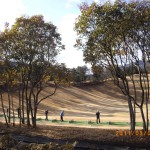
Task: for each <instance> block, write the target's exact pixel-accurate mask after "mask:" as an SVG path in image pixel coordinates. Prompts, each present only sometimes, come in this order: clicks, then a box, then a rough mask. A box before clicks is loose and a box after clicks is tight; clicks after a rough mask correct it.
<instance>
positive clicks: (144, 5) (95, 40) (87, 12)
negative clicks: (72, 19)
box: [75, 0, 150, 130]
mask: <svg viewBox="0 0 150 150" xmlns="http://www.w3.org/2000/svg"><path fill="white" fill-rule="evenodd" d="M80 10H81V15H80V16H78V18H77V20H76V23H75V31H76V32H77V34H78V39H77V42H76V44H75V46H76V47H78V48H82V50H83V55H84V60H85V61H86V62H90V63H91V64H92V65H94V66H99V69H100V68H103V67H104V68H106V69H108V70H109V71H110V72H111V74H112V77H113V79H114V83H115V84H116V85H117V86H118V87H119V88H120V90H121V91H122V93H123V94H124V95H126V96H127V97H128V103H129V111H130V121H131V128H132V130H134V126H135V123H134V121H135V115H136V114H135V109H133V105H137V107H139V108H140V109H141V115H142V120H143V124H144V125H143V126H144V130H147V129H146V126H147V128H148V107H147V108H146V112H147V113H146V116H147V117H146V119H147V120H146V121H145V117H144V115H143V113H142V109H143V105H144V102H145V103H146V105H148V103H147V101H148V99H149V76H148V74H147V73H148V70H147V68H148V64H147V62H148V61H149V59H150V55H149V49H150V45H149V43H150V2H149V1H148V0H146V1H136V2H133V1H131V2H128V3H127V2H125V1H122V0H117V1H115V3H114V4H111V3H109V2H106V3H105V4H103V5H99V4H96V3H93V4H91V5H90V6H89V5H88V4H85V3H84V4H82V5H81V7H80ZM139 62H142V63H139ZM135 73H138V74H139V79H138V80H139V82H140V84H139V85H137V84H136V81H137V79H136V78H135V77H134V76H133V75H134V74H135ZM145 76H146V78H145ZM129 81H132V85H131V86H129ZM137 89H138V90H137ZM131 91H133V92H131ZM139 91H140V92H139ZM137 99H140V100H141V101H140V103H137ZM145 122H147V125H146V123H145ZM133 124H134V125H133Z"/></svg>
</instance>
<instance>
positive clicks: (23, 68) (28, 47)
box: [1, 16, 64, 127]
mask: <svg viewBox="0 0 150 150" xmlns="http://www.w3.org/2000/svg"><path fill="white" fill-rule="evenodd" d="M4 35H5V36H8V37H9V38H4ZM9 35H11V36H9ZM1 37H2V38H1V51H2V54H3V53H4V54H5V55H7V56H8V57H9V60H10V61H13V62H16V63H17V70H18V72H19V77H18V82H19V83H21V91H20V96H19V97H20V102H19V107H20V108H21V114H20V115H21V117H20V118H21V119H22V122H23V123H24V115H25V112H26V115H27V124H28V126H30V124H31V123H30V117H31V120H32V125H33V127H36V115H37V109H38V105H39V104H40V103H41V101H43V100H44V99H46V98H48V97H49V96H52V95H53V94H54V93H55V92H56V89H57V84H56V82H55V80H54V81H53V82H50V78H51V76H52V74H53V72H52V69H51V68H52V64H53V63H54V62H55V57H56V56H57V54H58V53H59V51H60V50H62V49H64V45H62V44H61V38H60V34H59V33H58V32H57V28H56V26H54V25H53V24H52V23H47V22H45V21H44V19H43V16H32V17H26V16H22V17H20V18H17V19H16V22H15V23H14V25H13V26H12V28H10V29H9V28H8V29H7V31H4V32H3V33H1ZM2 40H5V41H8V42H9V49H8V48H7V47H4V46H3V44H2V43H3V41H2ZM7 50H9V53H5V51H7ZM5 58H6V57H4V56H3V55H2V59H3V60H5ZM45 88H50V89H51V90H52V91H50V90H49V94H48V95H47V96H45V97H41V96H40V93H41V92H42V91H43V90H44V89H45ZM25 108H26V111H25Z"/></svg>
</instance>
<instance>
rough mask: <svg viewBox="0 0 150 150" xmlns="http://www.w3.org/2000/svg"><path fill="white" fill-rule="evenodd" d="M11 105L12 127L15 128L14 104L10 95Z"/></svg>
mask: <svg viewBox="0 0 150 150" xmlns="http://www.w3.org/2000/svg"><path fill="white" fill-rule="evenodd" d="M10 97H11V104H12V113H13V126H15V113H14V102H13V94H12V93H11V95H10Z"/></svg>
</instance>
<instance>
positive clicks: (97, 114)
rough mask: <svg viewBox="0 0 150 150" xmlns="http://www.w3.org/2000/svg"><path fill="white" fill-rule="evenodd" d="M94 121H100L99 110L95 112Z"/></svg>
mask: <svg viewBox="0 0 150 150" xmlns="http://www.w3.org/2000/svg"><path fill="white" fill-rule="evenodd" d="M96 123H97V124H98V123H100V112H99V111H97V112H96Z"/></svg>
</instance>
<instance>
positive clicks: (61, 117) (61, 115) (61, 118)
mask: <svg viewBox="0 0 150 150" xmlns="http://www.w3.org/2000/svg"><path fill="white" fill-rule="evenodd" d="M63 117H64V111H63V110H62V111H61V112H60V121H64V119H63Z"/></svg>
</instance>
